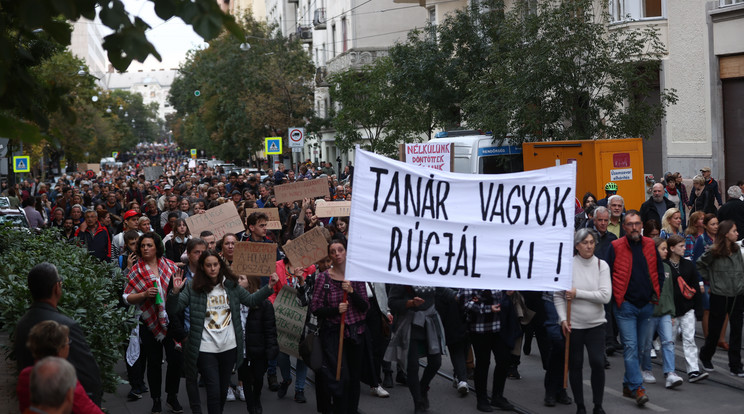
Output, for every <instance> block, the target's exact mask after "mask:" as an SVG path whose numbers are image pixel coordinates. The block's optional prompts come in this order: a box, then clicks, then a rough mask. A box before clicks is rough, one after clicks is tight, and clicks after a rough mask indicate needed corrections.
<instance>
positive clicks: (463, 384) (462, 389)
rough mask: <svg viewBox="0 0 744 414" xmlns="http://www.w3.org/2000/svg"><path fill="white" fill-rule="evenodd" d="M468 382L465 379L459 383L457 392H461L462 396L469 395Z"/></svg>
mask: <svg viewBox="0 0 744 414" xmlns="http://www.w3.org/2000/svg"><path fill="white" fill-rule="evenodd" d="M468 391H469V390H468V383H467V382H465V381H460V382H458V383H457V392H459V393H460V395H461V396H463V397H464V396H466V395H468Z"/></svg>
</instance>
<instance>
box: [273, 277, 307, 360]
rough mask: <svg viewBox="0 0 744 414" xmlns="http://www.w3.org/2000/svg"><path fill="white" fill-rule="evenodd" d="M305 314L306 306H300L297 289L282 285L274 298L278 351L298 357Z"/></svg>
mask: <svg viewBox="0 0 744 414" xmlns="http://www.w3.org/2000/svg"><path fill="white" fill-rule="evenodd" d="M306 315H307V307H305V306H300V303H299V301H298V300H297V291H296V290H295V289H294V288H292V287H289V286H284V287H282V290H280V291H279V293H278V294H277V295H276V299H275V300H274V316H275V317H276V339H277V340H278V341H279V350H280V351H282V352H284V353H285V354H288V355H292V356H293V357H296V358H299V357H300V353H299V350H298V349H299V346H300V338H301V337H302V330H303V329H304V327H305V316H306Z"/></svg>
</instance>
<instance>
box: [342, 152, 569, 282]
mask: <svg viewBox="0 0 744 414" xmlns="http://www.w3.org/2000/svg"><path fill="white" fill-rule="evenodd" d="M575 183H576V164H566V165H561V166H556V167H551V168H546V169H542V170H535V171H525V172H520V173H514V174H500V175H471V174H458V173H450V172H440V171H433V170H431V169H428V168H423V167H418V166H413V165H408V164H405V163H402V162H399V161H394V160H391V159H388V158H384V157H381V156H378V155H375V154H373V153H369V152H366V151H362V150H360V149H357V151H356V158H355V169H354V198H353V199H352V201H351V216H350V220H351V222H350V225H349V245H348V253H347V263H346V277H347V279H349V280H358V281H370V282H383V283H397V284H405V285H425V286H443V287H460V288H474V289H502V290H533V291H540V290H565V289H570V288H571V267H572V262H573V233H574V232H573V217H574V199H575V188H574V187H575Z"/></svg>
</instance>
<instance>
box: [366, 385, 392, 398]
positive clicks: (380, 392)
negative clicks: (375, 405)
mask: <svg viewBox="0 0 744 414" xmlns="http://www.w3.org/2000/svg"><path fill="white" fill-rule="evenodd" d="M370 393H371V394H372V395H373V396H375V397H380V398H388V397H389V396H390V393H389V392H387V391H385V388H382V386H381V385H378V386H376V387H372V388H371V389H370Z"/></svg>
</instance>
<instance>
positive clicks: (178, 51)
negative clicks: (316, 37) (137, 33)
mask: <svg viewBox="0 0 744 414" xmlns="http://www.w3.org/2000/svg"><path fill="white" fill-rule="evenodd" d="M122 2H123V3H124V6H125V7H126V9H127V11H128V12H129V13H130V14H131V15H132V16H138V17H139V18H141V19H142V20H144V21H145V22H147V24H149V25H150V27H151V29H150V30H148V31H147V33H146V34H147V39H148V40H149V41H150V42H151V43H152V44H153V45H155V49H157V51H158V52H159V53H160V56H161V57H162V62H158V61H157V59H155V58H153V57H152V56H151V57H149V58H147V60H145V62H144V64H142V63H139V62H137V61H134V62H132V64H131V65H130V66H129V69H128V70H129V71H133V70H137V69H159V68H166V69H170V68H177V67H178V66H179V64H180V63H181V62H182V61H183V60H184V58H185V57H186V53H187V52H188V51H189V50H191V49H193V48H195V47H197V46H199V45H201V44H202V43H204V40H203V39H202V37H201V36H199V35H198V34H196V33H195V32H194V30H193V29H192V28H191V26H188V25H187V24H186V23H184V22H183V20H181V19H180V18H177V17H174V18H172V19H170V20H168V21H163V20H162V19H161V18H159V17H158V15H157V14H155V9H154V6H153V3H152V2H151V1H148V0H122ZM104 36H105V34H104Z"/></svg>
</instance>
